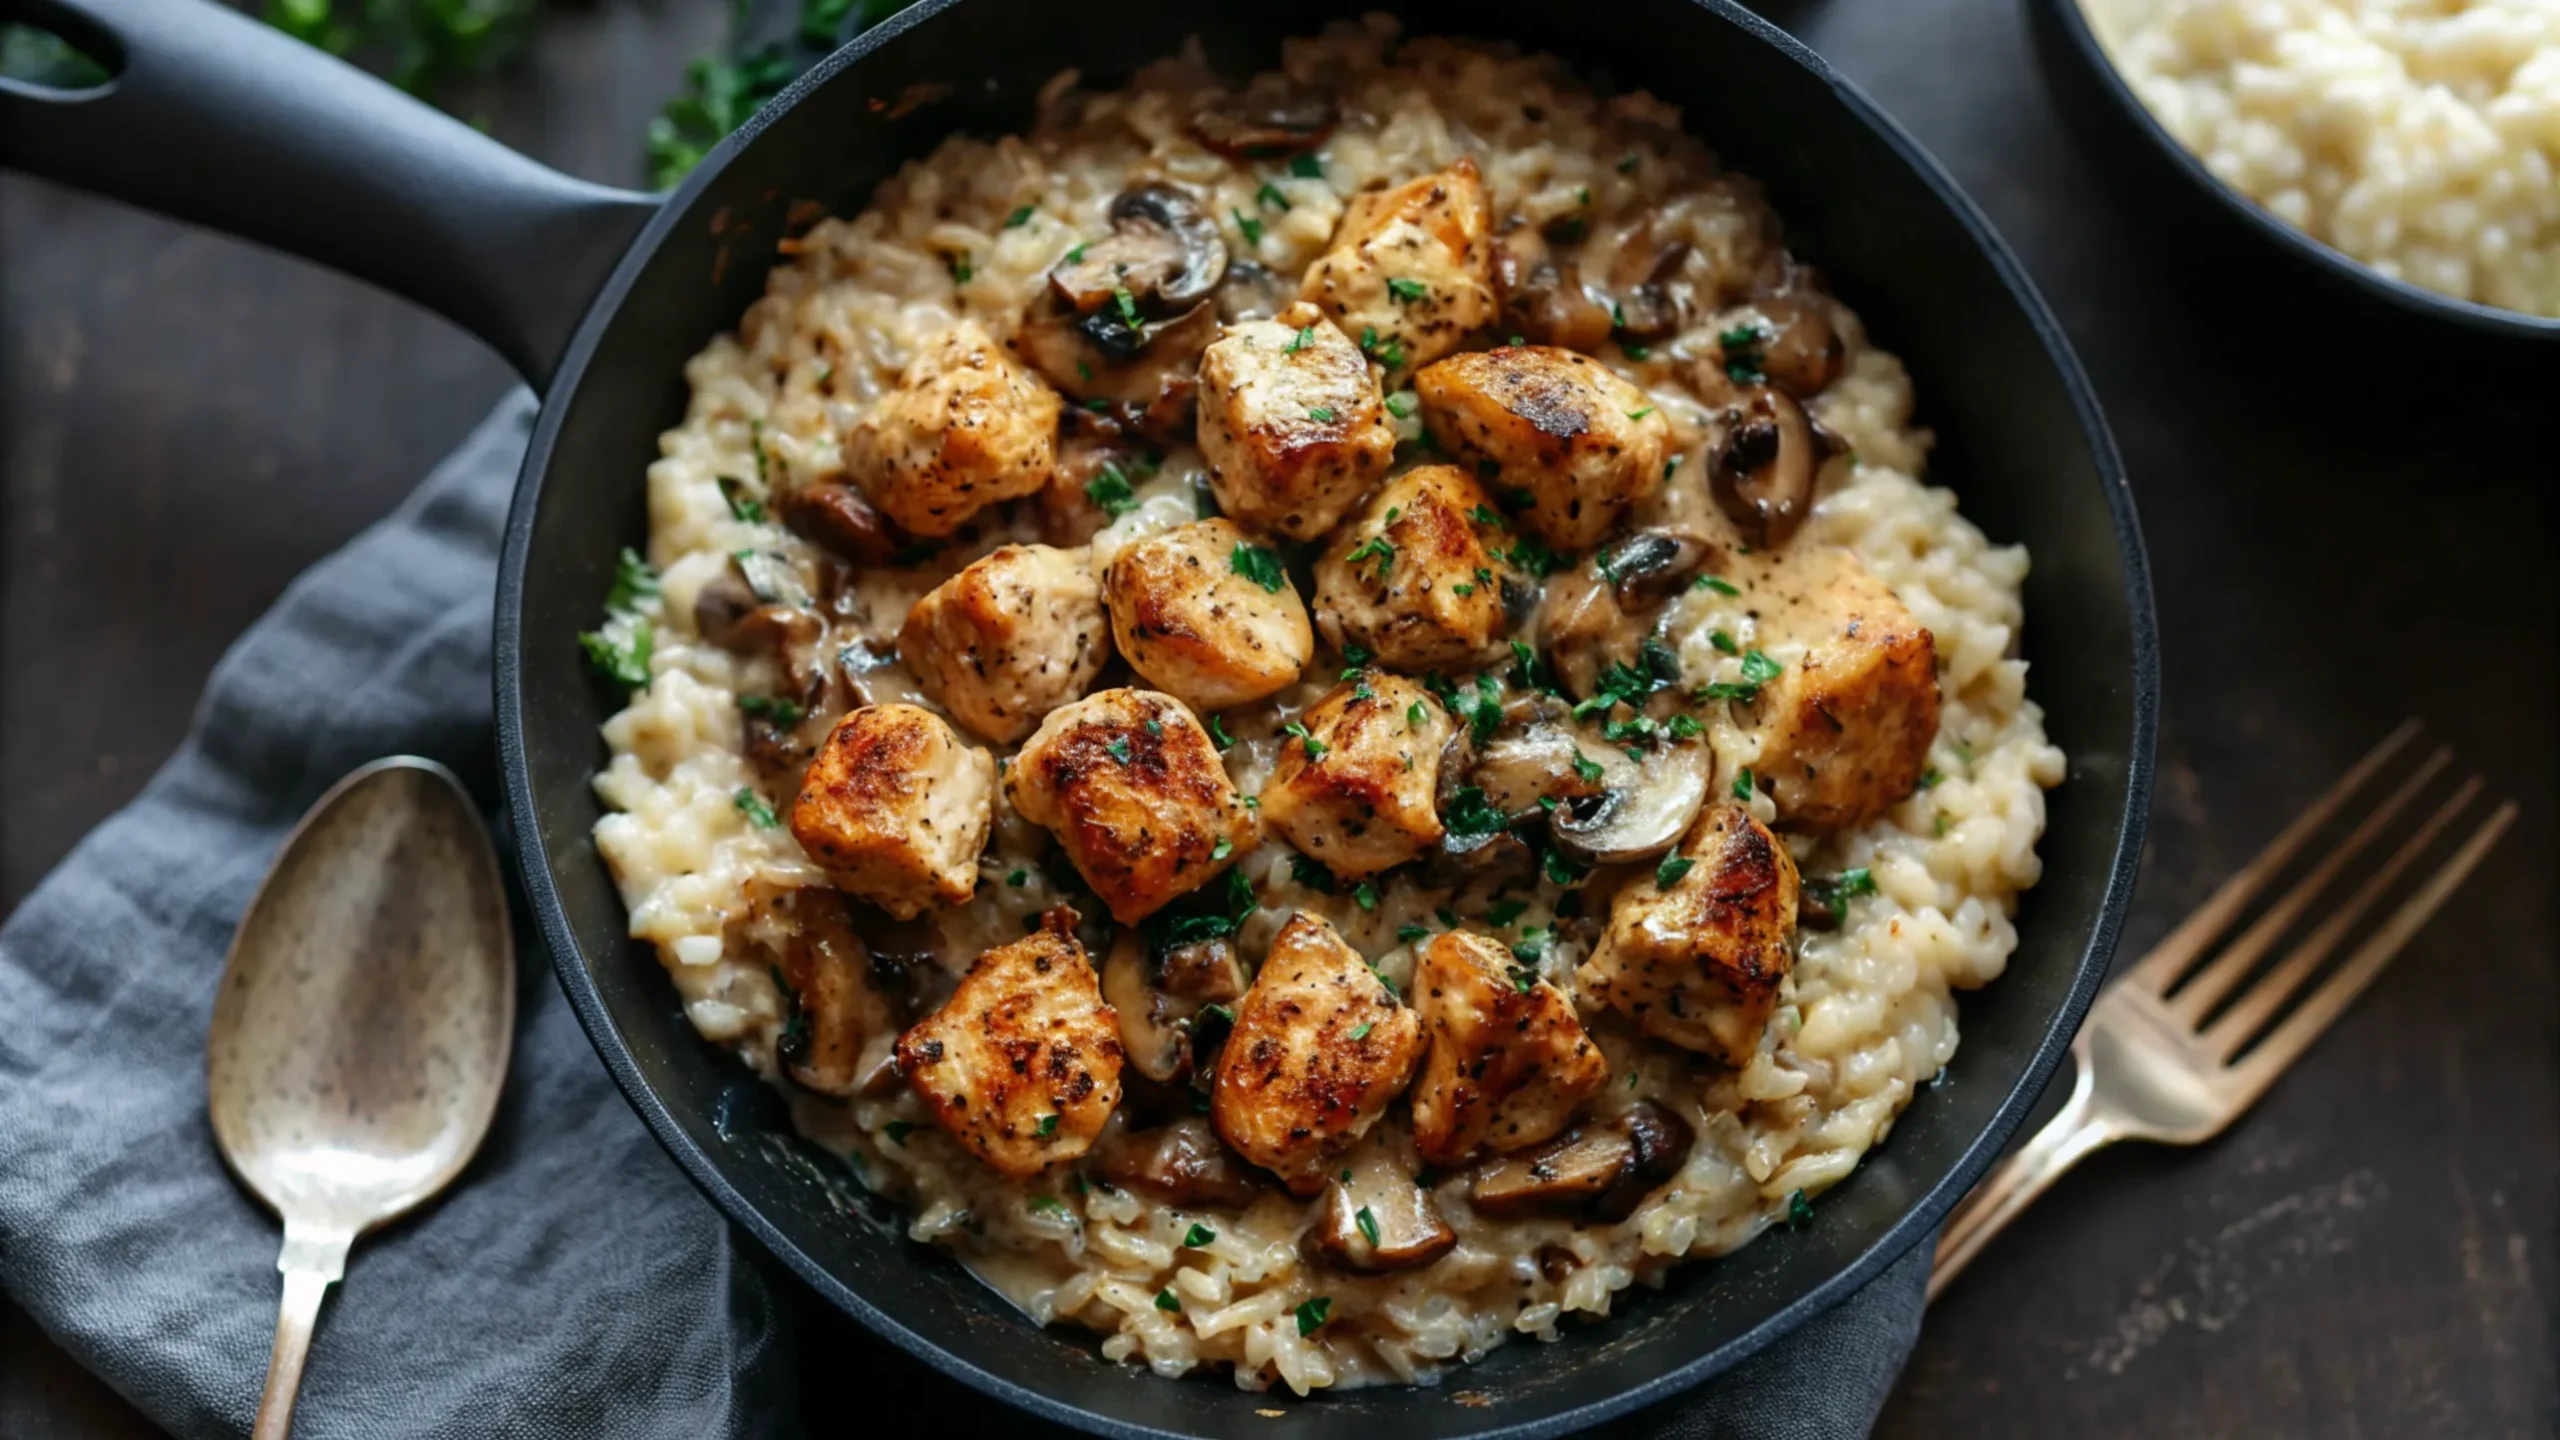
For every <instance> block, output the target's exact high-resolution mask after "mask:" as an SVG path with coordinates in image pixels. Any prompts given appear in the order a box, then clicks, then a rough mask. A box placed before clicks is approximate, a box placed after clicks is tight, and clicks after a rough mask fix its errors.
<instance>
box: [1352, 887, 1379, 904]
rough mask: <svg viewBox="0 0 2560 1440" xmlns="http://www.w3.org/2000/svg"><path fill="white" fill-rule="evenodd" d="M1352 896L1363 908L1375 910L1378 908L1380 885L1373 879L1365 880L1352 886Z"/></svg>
mask: <svg viewBox="0 0 2560 1440" xmlns="http://www.w3.org/2000/svg"><path fill="white" fill-rule="evenodd" d="M1351 898H1352V899H1353V900H1355V901H1357V902H1358V903H1359V906H1360V908H1361V909H1363V910H1375V909H1377V908H1378V887H1377V885H1376V884H1375V883H1373V882H1371V881H1367V880H1363V881H1361V882H1360V883H1359V884H1357V885H1354V886H1353V887H1351Z"/></svg>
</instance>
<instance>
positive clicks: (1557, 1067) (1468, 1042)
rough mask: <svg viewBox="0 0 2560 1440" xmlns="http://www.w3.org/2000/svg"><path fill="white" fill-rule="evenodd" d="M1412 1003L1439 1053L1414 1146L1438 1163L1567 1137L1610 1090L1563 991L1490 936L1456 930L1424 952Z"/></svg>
mask: <svg viewBox="0 0 2560 1440" xmlns="http://www.w3.org/2000/svg"><path fill="white" fill-rule="evenodd" d="M1413 1004H1414V1008H1415V1009H1416V1010H1418V1011H1420V1012H1421V1014H1422V1025H1423V1030H1424V1032H1425V1034H1426V1035H1427V1036H1428V1037H1429V1039H1430V1042H1431V1052H1430V1054H1429V1055H1427V1056H1425V1057H1424V1059H1423V1062H1422V1078H1421V1079H1420V1080H1418V1081H1416V1082H1415V1083H1414V1087H1413V1143H1414V1145H1415V1147H1416V1148H1418V1149H1419V1150H1421V1152H1422V1158H1423V1159H1425V1160H1428V1161H1430V1162H1431V1163H1432V1164H1434V1165H1459V1164H1463V1163H1465V1162H1466V1160H1467V1159H1468V1158H1469V1157H1471V1156H1473V1155H1474V1154H1475V1153H1476V1152H1477V1151H1478V1150H1491V1151H1492V1152H1493V1153H1495V1154H1497V1155H1500V1154H1507V1153H1509V1152H1511V1151H1513V1150H1518V1149H1521V1148H1522V1147H1524V1146H1529V1145H1535V1144H1537V1143H1538V1142H1539V1141H1541V1140H1544V1139H1546V1138H1548V1137H1549V1136H1551V1135H1554V1134H1555V1133H1556V1132H1558V1131H1560V1130H1562V1129H1564V1127H1565V1126H1566V1125H1567V1124H1569V1123H1570V1122H1571V1121H1572V1119H1573V1111H1574V1107H1575V1106H1578V1105H1580V1104H1581V1103H1582V1102H1583V1101H1584V1100H1585V1099H1587V1098H1589V1097H1590V1096H1591V1095H1592V1094H1593V1093H1594V1092H1596V1091H1598V1090H1599V1089H1600V1088H1601V1087H1602V1086H1604V1085H1607V1084H1608V1083H1609V1061H1608V1058H1607V1057H1606V1056H1604V1055H1602V1054H1601V1053H1600V1047H1599V1046H1597V1045H1594V1044H1593V1043H1591V1037H1590V1035H1588V1034H1586V1033H1585V1032H1584V1031H1583V1028H1582V1022H1581V1021H1580V1020H1578V1019H1576V1018H1574V1013H1573V1002H1572V1001H1571V1000H1569V999H1567V998H1565V994H1564V992H1563V991H1561V990H1558V989H1557V988H1556V987H1555V986H1553V985H1550V984H1548V983H1547V982H1546V981H1544V980H1541V979H1538V978H1536V977H1535V974H1534V972H1531V971H1528V970H1525V969H1523V968H1521V967H1520V966H1519V965H1518V963H1517V962H1515V961H1514V960H1513V958H1512V955H1511V951H1510V948H1509V947H1508V946H1505V945H1503V944H1502V943H1501V942H1500V941H1498V940H1495V939H1493V938H1491V937H1490V936H1485V935H1478V934H1473V933H1471V932H1468V931H1462V930H1451V931H1444V932H1442V933H1441V934H1438V935H1434V936H1433V937H1431V941H1430V943H1429V944H1427V945H1425V946H1423V947H1422V954H1421V956H1420V958H1419V960H1418V961H1417V962H1416V965H1415V969H1414V974H1413Z"/></svg>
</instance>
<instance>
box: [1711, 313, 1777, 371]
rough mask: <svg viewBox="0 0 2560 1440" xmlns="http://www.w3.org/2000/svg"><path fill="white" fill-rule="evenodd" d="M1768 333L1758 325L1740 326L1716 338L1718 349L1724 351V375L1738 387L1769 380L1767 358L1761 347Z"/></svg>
mask: <svg viewBox="0 0 2560 1440" xmlns="http://www.w3.org/2000/svg"><path fill="white" fill-rule="evenodd" d="M1767 339H1768V332H1767V331H1764V330H1762V329H1761V328H1760V327H1759V326H1757V325H1739V326H1736V327H1734V328H1733V329H1731V330H1727V331H1724V332H1723V333H1721V334H1719V335H1717V336H1716V347H1717V348H1718V349H1720V350H1722V351H1724V373H1725V375H1726V377H1727V378H1729V379H1731V380H1732V381H1733V382H1734V383H1735V384H1737V385H1757V384H1759V383H1760V382H1761V381H1762V380H1765V379H1767V378H1768V376H1767V373H1766V370H1765V366H1766V365H1767V363H1768V362H1767V360H1766V358H1765V357H1764V356H1763V355H1762V354H1761V353H1760V347H1761V345H1762V344H1764V343H1765V342H1766V341H1767Z"/></svg>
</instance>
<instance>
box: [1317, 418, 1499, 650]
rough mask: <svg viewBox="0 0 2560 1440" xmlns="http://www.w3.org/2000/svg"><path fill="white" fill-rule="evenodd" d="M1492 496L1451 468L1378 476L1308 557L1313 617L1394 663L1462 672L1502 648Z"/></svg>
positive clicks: (1337, 638) (1334, 638)
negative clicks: (1363, 501)
mask: <svg viewBox="0 0 2560 1440" xmlns="http://www.w3.org/2000/svg"><path fill="white" fill-rule="evenodd" d="M1509 539H1510V532H1509V531H1508V530H1507V529H1506V528H1504V525H1503V522H1502V518H1501V516H1500V514H1499V512H1497V511H1496V510H1495V509H1494V508H1493V497H1492V496H1491V495H1488V494H1486V493H1485V490H1484V488H1483V487H1482V486H1480V485H1478V484H1476V482H1475V481H1474V480H1472V479H1469V478H1468V476H1467V474H1466V472H1465V471H1462V470H1460V469H1458V468H1457V467H1455V466H1452V465H1422V466H1417V467H1416V468H1414V469H1411V470H1408V471H1406V472H1405V473H1404V474H1402V475H1399V476H1397V477H1396V478H1395V479H1394V480H1392V481H1390V482H1388V484H1387V486H1386V488H1385V489H1383V490H1380V491H1379V492H1378V493H1377V495H1376V496H1375V497H1374V498H1372V499H1371V500H1370V502H1369V504H1368V506H1367V507H1366V508H1365V509H1363V510H1362V511H1361V514H1360V518H1359V520H1358V521H1357V522H1355V523H1353V524H1351V525H1347V526H1345V527H1343V529H1342V530H1340V531H1339V532H1337V533H1336V534H1335V535H1334V537H1333V543H1332V544H1331V545H1330V546H1328V547H1327V548H1326V550H1325V553H1324V556H1323V558H1321V559H1319V560H1318V561H1317V562H1316V624H1317V625H1318V626H1319V627H1321V628H1322V629H1323V631H1324V634H1325V639H1326V640H1328V641H1329V642H1331V643H1332V644H1333V646H1334V647H1335V648H1336V649H1344V648H1345V647H1348V646H1352V645H1358V646H1361V647H1363V648H1365V649H1367V650H1368V651H1369V652H1370V653H1371V654H1374V655H1376V656H1377V657H1378V659H1379V661H1380V662H1382V663H1384V664H1387V665H1392V666H1394V667H1396V668H1397V669H1399V670H1468V669H1473V668H1475V667H1477V666H1479V665H1482V664H1485V663H1487V662H1488V661H1491V660H1494V659H1496V658H1499V657H1500V656H1502V655H1505V654H1507V653H1508V651H1507V650H1506V648H1505V646H1504V643H1503V642H1504V638H1505V636H1507V635H1508V634H1509V626H1510V622H1509V618H1508V616H1507V614H1506V612H1505V609H1504V604H1503V598H1504V597H1503V583H1504V581H1505V579H1506V578H1507V577H1508V576H1510V575H1511V573H1512V572H1511V566H1510V562H1508V561H1506V560H1504V559H1503V558H1502V553H1503V551H1504V549H1505V548H1506V546H1507V542H1508V540H1509Z"/></svg>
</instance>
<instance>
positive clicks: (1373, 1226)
mask: <svg viewBox="0 0 2560 1440" xmlns="http://www.w3.org/2000/svg"><path fill="white" fill-rule="evenodd" d="M1351 1223H1353V1224H1354V1225H1357V1226H1359V1227H1360V1233H1361V1235H1362V1236H1364V1237H1366V1238H1367V1240H1368V1242H1369V1244H1370V1245H1371V1246H1372V1247H1373V1248H1374V1247H1375V1246H1376V1245H1377V1243H1378V1217H1377V1216H1375V1215H1372V1214H1370V1213H1369V1207H1368V1206H1366V1205H1363V1206H1361V1207H1360V1213H1359V1214H1357V1215H1354V1216H1352V1217H1351Z"/></svg>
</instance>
